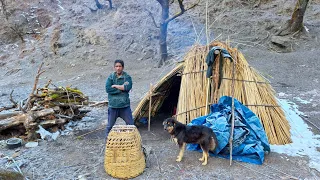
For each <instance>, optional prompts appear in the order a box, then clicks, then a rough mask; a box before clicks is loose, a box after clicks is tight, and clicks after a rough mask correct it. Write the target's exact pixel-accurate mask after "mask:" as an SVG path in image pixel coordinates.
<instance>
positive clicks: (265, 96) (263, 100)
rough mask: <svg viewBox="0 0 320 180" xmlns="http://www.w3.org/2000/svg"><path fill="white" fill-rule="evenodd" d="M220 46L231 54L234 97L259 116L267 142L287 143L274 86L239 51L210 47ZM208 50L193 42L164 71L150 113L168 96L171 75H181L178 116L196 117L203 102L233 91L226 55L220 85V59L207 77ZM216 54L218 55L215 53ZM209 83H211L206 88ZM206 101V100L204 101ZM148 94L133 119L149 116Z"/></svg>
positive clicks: (187, 119)
mask: <svg viewBox="0 0 320 180" xmlns="http://www.w3.org/2000/svg"><path fill="white" fill-rule="evenodd" d="M213 46H220V47H222V48H224V49H226V50H228V52H229V53H230V54H231V56H232V58H233V60H234V62H235V63H236V64H235V67H236V68H235V78H234V79H235V81H234V82H235V83H234V97H235V98H236V99H238V100H239V101H240V102H242V103H243V104H244V105H246V106H247V107H249V108H250V109H251V110H252V111H253V112H254V113H255V114H256V115H257V116H258V117H259V118H260V120H261V122H262V124H263V127H264V129H265V131H266V134H267V136H268V140H269V143H270V144H288V143H290V142H291V139H290V126H289V123H288V121H287V120H286V118H285V115H284V112H283V110H282V109H281V107H280V106H279V105H278V103H277V100H276V98H275V96H274V90H273V89H272V87H271V85H270V83H269V82H268V81H267V80H266V79H264V78H263V77H262V76H261V75H260V74H259V73H258V72H257V71H256V70H255V69H253V68H252V67H250V66H249V64H248V62H247V61H246V59H245V58H244V56H243V55H242V53H241V52H239V51H238V50H237V49H236V48H231V47H229V46H227V45H226V44H224V43H221V42H213V43H212V44H210V47H213ZM207 53H208V48H207V46H195V47H194V48H192V49H191V50H190V51H189V52H188V53H187V55H186V56H185V58H184V63H183V64H179V65H178V66H177V67H176V68H175V69H174V70H172V71H171V72H170V73H169V74H168V75H166V76H165V77H164V78H163V79H162V80H161V81H159V82H158V83H157V85H156V86H155V87H154V89H153V90H152V93H153V94H155V96H153V97H152V116H154V115H155V113H156V112H157V111H158V110H159V108H160V107H161V105H162V103H163V101H164V99H165V98H166V97H167V96H168V90H169V89H170V87H171V85H170V83H172V79H173V78H174V76H176V75H181V85H180V93H179V100H178V104H177V116H176V118H177V120H178V121H180V122H182V123H185V124H187V123H189V122H190V121H191V120H193V119H194V118H196V117H199V116H203V115H206V112H207V110H208V106H206V104H207V103H208V104H209V105H210V104H214V103H217V100H218V99H219V98H220V97H221V96H231V95H232V88H231V87H232V86H231V84H232V66H233V63H232V62H230V60H229V59H224V61H223V62H224V63H223V66H222V67H223V68H222V71H223V73H222V77H220V79H221V80H222V81H221V85H220V88H219V89H218V88H217V87H218V86H217V81H215V80H217V78H219V77H217V76H218V75H219V73H218V72H219V70H218V68H219V64H217V63H219V61H216V62H215V63H216V65H215V66H214V70H213V72H214V74H213V77H212V78H210V85H209V84H208V80H207V78H206V70H207V64H206V63H205V60H206V56H207ZM218 58H219V57H218ZM220 67H221V66H220ZM208 86H210V87H209V88H208ZM207 101H208V102H207ZM148 109H149V96H148V95H147V96H145V97H144V99H142V101H141V102H140V104H139V105H138V107H137V108H136V110H135V111H134V114H133V115H134V117H135V120H137V119H139V118H141V117H148Z"/></svg>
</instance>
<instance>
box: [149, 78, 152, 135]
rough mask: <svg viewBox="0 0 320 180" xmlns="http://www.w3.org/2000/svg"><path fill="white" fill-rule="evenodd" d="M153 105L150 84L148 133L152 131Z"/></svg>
mask: <svg viewBox="0 0 320 180" xmlns="http://www.w3.org/2000/svg"><path fill="white" fill-rule="evenodd" d="M151 105H152V84H151V83H150V90H149V119H148V131H150V122H151V108H152V107H151Z"/></svg>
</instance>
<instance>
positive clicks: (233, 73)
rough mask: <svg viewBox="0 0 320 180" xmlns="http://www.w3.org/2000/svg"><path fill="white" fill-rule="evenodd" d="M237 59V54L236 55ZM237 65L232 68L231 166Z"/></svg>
mask: <svg viewBox="0 0 320 180" xmlns="http://www.w3.org/2000/svg"><path fill="white" fill-rule="evenodd" d="M235 57H236V58H237V54H236V55H235ZM235 64H236V62H235V61H233V66H232V84H231V94H232V95H231V96H232V103H231V118H232V119H231V133H230V139H229V146H230V166H231V165H232V150H233V149H232V142H233V133H234V82H235V80H234V79H235V77H234V76H235V69H236V68H235Z"/></svg>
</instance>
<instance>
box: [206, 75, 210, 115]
mask: <svg viewBox="0 0 320 180" xmlns="http://www.w3.org/2000/svg"><path fill="white" fill-rule="evenodd" d="M209 91H210V78H208V82H207V96H206V115H207V114H208V103H209Z"/></svg>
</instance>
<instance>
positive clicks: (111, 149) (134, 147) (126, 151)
mask: <svg viewBox="0 0 320 180" xmlns="http://www.w3.org/2000/svg"><path fill="white" fill-rule="evenodd" d="M145 166H146V163H145V157H144V154H143V152H142V149H141V136H140V134H139V131H138V130H137V128H136V127H135V126H133V125H115V126H113V128H112V129H111V131H110V133H109V135H108V140H107V144H106V151H105V159H104V168H105V170H106V172H107V173H108V174H109V175H111V176H113V177H116V178H134V177H137V176H138V175H140V174H141V173H142V172H143V170H144V168H145Z"/></svg>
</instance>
